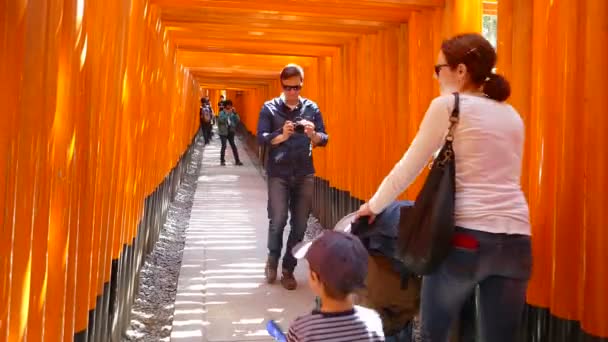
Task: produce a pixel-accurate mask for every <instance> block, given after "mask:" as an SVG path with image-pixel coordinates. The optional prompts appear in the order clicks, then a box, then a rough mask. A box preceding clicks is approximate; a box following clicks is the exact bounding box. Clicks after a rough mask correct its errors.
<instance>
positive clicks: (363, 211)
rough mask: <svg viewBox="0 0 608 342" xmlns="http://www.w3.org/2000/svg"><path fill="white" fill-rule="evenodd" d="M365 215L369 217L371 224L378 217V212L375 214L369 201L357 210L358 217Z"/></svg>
mask: <svg viewBox="0 0 608 342" xmlns="http://www.w3.org/2000/svg"><path fill="white" fill-rule="evenodd" d="M364 216H367V217H369V219H368V221H367V222H368V223H369V224H372V223H374V220H375V219H376V214H374V213H373V212H372V210H371V209H370V207H369V203H365V204H363V205H361V207H359V210H357V219H358V218H361V217H364Z"/></svg>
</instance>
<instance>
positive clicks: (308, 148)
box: [257, 97, 329, 178]
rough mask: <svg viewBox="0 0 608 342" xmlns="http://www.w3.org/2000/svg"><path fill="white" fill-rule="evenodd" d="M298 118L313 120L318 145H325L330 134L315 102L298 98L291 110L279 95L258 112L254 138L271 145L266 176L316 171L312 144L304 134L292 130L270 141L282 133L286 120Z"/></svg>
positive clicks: (309, 173)
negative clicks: (283, 138)
mask: <svg viewBox="0 0 608 342" xmlns="http://www.w3.org/2000/svg"><path fill="white" fill-rule="evenodd" d="M297 118H302V119H305V120H308V121H310V122H312V123H314V124H315V131H316V132H317V134H318V135H319V136H320V137H321V141H320V142H319V143H318V144H317V146H325V145H327V141H328V138H329V137H328V135H327V133H326V132H325V125H324V124H323V118H322V116H321V111H320V110H319V107H318V106H317V104H316V103H314V102H313V101H311V100H308V99H305V98H301V100H300V103H299V104H298V105H297V106H296V108H295V109H293V110H291V109H290V108H289V107H288V106H287V105H286V104H285V102H284V101H283V99H282V98H281V97H277V98H275V99H272V100H270V101H267V102H266V103H264V105H263V106H262V110H261V111H260V117H259V120H258V132H257V138H258V142H259V143H260V145H266V146H267V147H268V148H270V153H269V155H268V163H267V165H266V173H267V174H268V176H269V177H283V178H286V177H301V176H307V175H311V174H314V173H315V168H314V165H313V161H312V144H311V141H310V138H308V136H307V135H306V134H305V133H298V132H295V133H294V134H293V135H292V136H291V137H290V138H289V139H288V140H286V141H284V142H282V143H280V144H278V145H272V144H271V141H272V140H273V139H274V138H276V137H277V136H279V135H280V134H281V133H282V132H283V125H284V124H285V121H288V120H289V121H292V122H294V123H295V121H296V119H297Z"/></svg>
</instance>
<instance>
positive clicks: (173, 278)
mask: <svg viewBox="0 0 608 342" xmlns="http://www.w3.org/2000/svg"><path fill="white" fill-rule="evenodd" d="M202 156H203V144H202V143H201V142H200V141H199V142H197V144H196V147H195V151H194V153H193V158H192V162H191V164H190V165H188V169H187V172H186V177H185V178H184V181H183V182H182V184H181V186H180V188H179V191H178V193H177V195H176V197H175V201H174V202H173V203H171V205H170V207H169V213H168V215H167V222H166V223H165V225H164V228H163V229H162V231H161V234H160V238H159V241H158V242H157V243H156V246H155V247H154V250H153V251H152V253H150V255H149V256H148V257H147V258H146V262H145V265H144V266H143V268H142V271H141V274H140V286H139V293H138V294H137V296H136V297H135V301H134V303H133V307H132V309H131V324H130V327H129V329H128V330H127V332H126V336H125V337H124V338H123V341H146V342H148V341H149V342H152V341H154V342H157V341H169V340H170V336H171V327H172V323H173V312H174V303H175V295H176V293H177V280H178V277H179V270H180V267H181V263H182V254H183V250H184V243H185V238H186V234H185V233H186V229H187V228H188V224H189V221H190V213H191V211H192V203H193V199H194V193H195V192H196V185H197V180H198V174H199V171H200V166H201V161H202Z"/></svg>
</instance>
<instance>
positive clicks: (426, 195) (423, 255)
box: [397, 93, 460, 275]
mask: <svg viewBox="0 0 608 342" xmlns="http://www.w3.org/2000/svg"><path fill="white" fill-rule="evenodd" d="M454 97H455V102H454V109H453V110H452V115H451V116H450V128H449V131H448V134H447V136H446V138H445V144H444V145H443V148H442V149H441V151H440V152H439V155H438V156H437V158H435V160H434V161H433V164H432V166H431V171H430V172H429V175H428V177H427V179H426V182H425V183H424V186H423V187H422V190H420V193H419V194H418V197H416V202H415V203H414V206H412V207H403V208H402V209H401V216H400V219H399V236H398V240H397V247H398V251H397V257H398V258H399V259H400V260H401V261H402V262H403V263H404V265H405V266H406V267H407V268H408V269H409V270H410V271H411V272H413V273H416V274H419V275H425V274H429V273H432V272H433V271H434V270H435V269H437V267H438V266H439V265H440V264H441V262H442V261H443V259H444V258H445V257H446V256H447V253H448V252H449V250H450V247H451V244H452V235H453V233H454V197H455V196H454V192H455V189H456V188H455V175H456V165H455V160H454V149H453V147H452V142H453V140H454V130H455V128H456V125H457V124H458V120H459V114H460V108H459V107H460V106H459V102H460V101H459V95H458V93H454Z"/></svg>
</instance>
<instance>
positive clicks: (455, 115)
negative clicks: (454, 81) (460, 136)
mask: <svg viewBox="0 0 608 342" xmlns="http://www.w3.org/2000/svg"><path fill="white" fill-rule="evenodd" d="M459 115H460V94H458V93H454V109H452V115H450V128H449V129H448V134H447V135H446V136H445V140H446V141H449V142H452V141H454V131H455V130H456V124H458V121H460V118H459Z"/></svg>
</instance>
